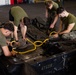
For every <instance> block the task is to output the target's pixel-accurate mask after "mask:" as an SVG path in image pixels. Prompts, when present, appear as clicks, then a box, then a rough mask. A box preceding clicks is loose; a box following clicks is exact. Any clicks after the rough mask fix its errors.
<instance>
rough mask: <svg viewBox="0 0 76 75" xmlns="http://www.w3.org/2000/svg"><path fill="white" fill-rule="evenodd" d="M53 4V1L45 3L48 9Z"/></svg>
mask: <svg viewBox="0 0 76 75" xmlns="http://www.w3.org/2000/svg"><path fill="white" fill-rule="evenodd" d="M51 4H53V3H52V0H48V1H46V2H45V6H46V8H48V7H49V6H50V5H51Z"/></svg>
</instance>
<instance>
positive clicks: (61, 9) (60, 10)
mask: <svg viewBox="0 0 76 75" xmlns="http://www.w3.org/2000/svg"><path fill="white" fill-rule="evenodd" d="M64 10H65V9H64V8H63V7H59V8H57V14H60V13H62V12H63V11H64Z"/></svg>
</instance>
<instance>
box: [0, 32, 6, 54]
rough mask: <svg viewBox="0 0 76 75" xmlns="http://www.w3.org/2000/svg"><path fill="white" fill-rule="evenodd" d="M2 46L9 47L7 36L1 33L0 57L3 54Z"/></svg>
mask: <svg viewBox="0 0 76 75" xmlns="http://www.w3.org/2000/svg"><path fill="white" fill-rule="evenodd" d="M2 46H7V44H6V38H5V36H4V35H3V34H2V32H1V31H0V55H1V53H2V49H1V47H2Z"/></svg>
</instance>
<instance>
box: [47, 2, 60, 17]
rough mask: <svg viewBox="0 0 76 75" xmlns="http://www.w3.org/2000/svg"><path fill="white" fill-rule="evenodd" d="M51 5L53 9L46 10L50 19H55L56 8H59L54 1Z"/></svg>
mask: <svg viewBox="0 0 76 75" xmlns="http://www.w3.org/2000/svg"><path fill="white" fill-rule="evenodd" d="M52 3H53V7H52V9H49V8H48V14H49V16H50V17H55V15H56V11H57V8H58V7H59V6H58V4H57V3H56V2H54V1H52Z"/></svg>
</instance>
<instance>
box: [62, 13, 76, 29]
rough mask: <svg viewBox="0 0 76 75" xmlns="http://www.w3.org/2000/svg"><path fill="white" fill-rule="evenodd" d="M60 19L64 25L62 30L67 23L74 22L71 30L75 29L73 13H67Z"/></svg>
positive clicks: (75, 21) (65, 27)
mask: <svg viewBox="0 0 76 75" xmlns="http://www.w3.org/2000/svg"><path fill="white" fill-rule="evenodd" d="M61 20H62V23H63V25H64V30H65V29H67V27H68V25H69V24H71V23H75V25H74V27H73V29H72V30H76V17H75V16H74V15H73V14H71V13H69V15H68V17H64V18H61Z"/></svg>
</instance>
